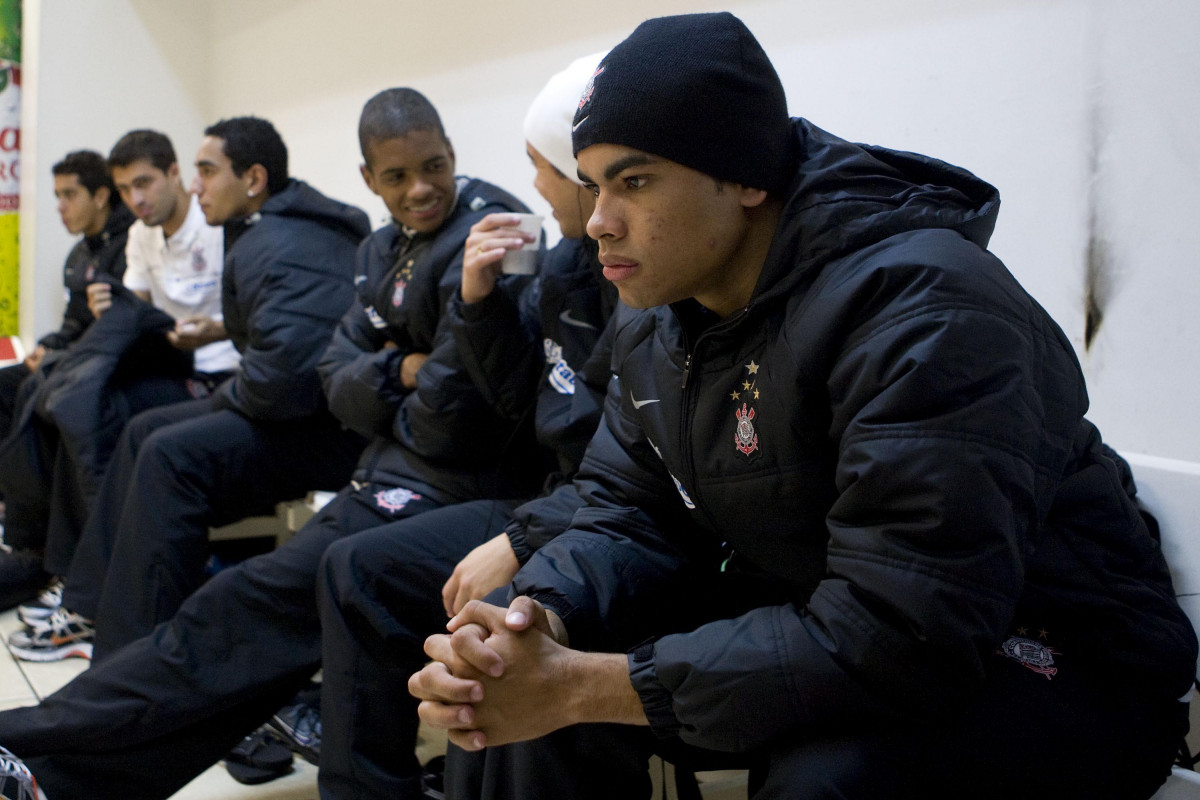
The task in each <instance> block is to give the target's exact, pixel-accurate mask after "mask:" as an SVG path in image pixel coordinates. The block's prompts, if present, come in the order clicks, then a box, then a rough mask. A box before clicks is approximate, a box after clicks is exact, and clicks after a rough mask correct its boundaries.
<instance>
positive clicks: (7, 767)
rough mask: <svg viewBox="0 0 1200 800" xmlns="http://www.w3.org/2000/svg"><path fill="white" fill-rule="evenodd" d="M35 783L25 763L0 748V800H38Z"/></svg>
mask: <svg viewBox="0 0 1200 800" xmlns="http://www.w3.org/2000/svg"><path fill="white" fill-rule="evenodd" d="M40 797H42V795H41V794H40V793H39V792H38V785H37V781H35V780H34V779H33V773H32V772H30V771H29V767H27V766H25V762H24V761H22V760H21V759H19V758H17V757H16V756H14V755H13V754H12V753H10V752H8V751H7V750H5V749H4V748H3V747H0V800H39V798H40Z"/></svg>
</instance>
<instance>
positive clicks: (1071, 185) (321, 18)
mask: <svg viewBox="0 0 1200 800" xmlns="http://www.w3.org/2000/svg"><path fill="white" fill-rule="evenodd" d="M27 2H28V3H30V4H35V3H36V0H27ZM69 3H70V0H40V5H42V6H58V7H60V8H62V7H63V6H65V5H66V4H69ZM70 5H71V7H72V8H73V9H77V8H79V7H81V6H86V7H87V8H92V9H96V10H95V11H94V12H93V14H92V16H93V17H95V18H98V19H97V21H95V22H93V23H91V24H92V25H95V24H104V25H106V26H108V27H106V28H105V29H106V30H116V29H117V28H119V27H121V25H110V23H108V22H102V21H101V20H100V19H99V18H103V19H104V20H107V19H108V18H109V17H111V14H110V13H109V11H108V9H109V7H110V6H111V7H113V8H115V9H117V11H118V12H119V15H120V18H121V19H122V20H125V21H130V17H133V18H134V19H133V20H132V21H131V24H132V26H133V27H134V28H140V29H141V30H142V31H143V33H142V34H141V35H140V36H138V37H134V39H133V40H130V41H129V42H128V45H127V46H122V48H121V50H122V51H123V52H126V53H131V54H139V58H140V54H141V53H142V52H143V51H147V52H149V55H148V56H147V58H149V59H150V64H151V65H157V66H152V68H151V69H150V70H149V71H150V72H155V71H157V70H158V69H160V68H162V67H163V66H164V65H165V66H166V67H169V68H171V69H176V70H177V71H180V72H181V74H182V73H184V72H186V67H187V66H188V65H191V66H192V67H194V68H196V71H195V73H194V74H193V82H191V83H189V82H187V81H186V80H181V79H179V78H174V79H170V78H169V76H159V81H160V83H161V84H163V85H170V84H172V81H174V83H175V84H182V91H183V93H184V94H185V95H187V96H188V97H189V98H191V100H192V102H191V104H190V105H188V108H187V112H188V113H179V114H177V115H176V116H174V117H171V118H170V121H169V122H158V123H157V124H160V125H162V126H164V127H167V128H168V129H169V131H170V132H171V133H172V134H173V135H178V136H179V141H180V142H183V141H184V136H183V135H184V131H183V129H182V128H183V126H185V125H186V124H194V125H195V126H196V128H197V137H198V129H199V127H202V125H203V124H207V123H208V122H211V121H214V120H215V119H217V118H218V117H222V116H230V115H236V114H244V113H255V114H259V115H262V116H265V117H267V118H269V119H271V120H272V121H273V122H275V123H276V125H277V126H278V127H279V129H280V131H281V132H282V133H283V135H284V138H285V140H286V141H287V142H288V145H289V148H290V150H291V156H292V166H293V172H294V173H295V174H296V175H298V176H300V177H303V178H306V179H308V180H309V181H310V182H312V183H313V184H315V185H316V186H317V187H318V188H320V189H322V190H323V191H326V192H327V193H329V194H331V195H334V196H337V197H339V198H341V199H344V200H347V201H350V202H354V203H357V204H359V205H361V206H363V207H364V208H365V209H366V210H367V211H368V213H370V214H371V216H372V218H373V219H374V220H376V222H379V221H382V219H383V215H384V209H383V206H382V204H381V203H379V202H378V201H377V200H376V199H375V198H373V197H372V196H371V195H370V194H369V193H368V192H367V191H366V189H365V187H363V186H362V182H361V179H360V178H359V176H358V171H357V165H358V163H359V160H360V158H359V155H358V152H357V141H356V138H355V127H356V123H357V116H358V112H359V109H360V108H361V106H362V103H363V102H364V101H365V100H366V99H367V98H368V97H370V96H371V95H372V94H374V93H375V92H376V91H378V90H380V89H382V88H385V87H388V86H397V85H410V86H414V87H416V88H418V89H420V90H421V91H423V92H425V93H426V94H427V95H428V96H429V97H430V98H431V99H432V100H433V101H434V103H435V104H436V105H437V106H438V108H439V109H440V110H441V112H442V115H443V118H444V122H445V124H446V127H447V130H448V131H449V133H450V136H451V138H452V140H453V142H454V144H455V147H456V150H457V153H458V157H459V171H460V172H464V173H468V174H473V175H479V176H481V177H486V178H488V179H490V180H493V181H494V182H496V183H499V184H501V185H503V186H505V187H506V188H508V189H510V190H511V191H514V192H515V193H517V194H518V195H520V196H521V197H522V198H523V199H525V200H526V201H527V202H528V203H529V204H530V205H533V206H535V207H538V208H541V209H543V210H544V209H545V206H544V204H542V203H541V201H540V199H539V198H537V196H536V194H535V192H534V191H533V189H532V187H531V186H530V181H531V180H532V169H531V168H530V167H529V166H528V164H527V163H526V161H525V157H524V155H523V147H522V137H521V131H520V124H521V119H522V117H523V115H524V112H525V107H526V105H527V104H528V102H529V101H530V100H531V99H532V97H533V95H534V94H535V93H536V92H537V91H538V89H539V88H540V87H541V85H542V83H543V82H544V80H545V79H546V78H547V77H548V76H549V75H550V74H551V73H553V72H554V71H556V70H557V69H559V68H560V67H561V66H563V65H565V64H566V63H567V62H568V61H569V60H571V59H572V58H574V57H576V56H578V55H581V54H584V53H587V52H592V51H594V50H598V49H601V48H604V47H608V46H611V45H612V44H614V43H616V42H617V41H619V40H620V39H621V38H622V37H623V36H624V35H625V34H626V33H628V31H629V30H631V29H632V28H633V27H634V26H635V25H636V24H637V23H638V22H639V21H641V20H642V19H644V18H645V17H647V16H654V15H658V14H666V13H678V12H684V11H701V10H716V9H718V8H729V9H730V10H733V11H734V12H735V13H737V14H738V15H739V16H741V17H742V18H743V19H744V20H745V21H746V23H747V24H748V25H749V27H750V28H751V30H753V31H754V32H755V34H756V35H757V36H758V37H759V39H760V40H761V41H762V43H763V45H764V47H765V48H766V50H767V52H768V53H769V54H770V55H771V57H772V59H773V60H774V61H775V64H776V66H777V68H778V69H779V72H780V75H781V77H782V79H783V81H784V84H785V87H786V88H787V91H788V96H789V101H790V105H791V109H792V112H793V113H795V114H798V115H802V116H805V117H808V118H809V119H811V120H812V121H814V122H815V123H817V124H818V125H820V126H822V127H824V128H826V129H828V130H830V131H832V132H834V133H837V134H839V135H842V136H845V137H846V138H849V139H854V140H858V141H868V142H872V143H875V144H882V145H887V146H891V147H897V148H902V149H910V150H916V151H920V152H925V153H928V154H930V155H934V156H937V157H939V158H943V159H946V160H948V161H951V162H954V163H957V164H960V165H962V166H964V167H967V168H968V169H971V170H973V171H975V172H976V173H977V174H979V175H980V176H981V177H983V178H985V179H987V180H989V181H991V182H992V183H994V184H995V185H996V186H998V187H999V189H1000V192H1001V196H1002V198H1003V201H1004V202H1003V206H1002V209H1001V214H1000V223H999V226H998V228H997V231H996V235H995V237H994V239H993V250H994V251H995V252H996V253H997V254H998V255H999V256H1000V257H1001V258H1003V259H1004V260H1005V261H1006V263H1008V265H1009V267H1010V268H1011V269H1012V271H1013V272H1014V273H1015V274H1016V275H1017V276H1018V278H1020V280H1021V281H1022V283H1023V284H1024V285H1025V286H1026V287H1027V288H1028V289H1029V290H1030V292H1031V293H1033V295H1034V296H1035V297H1037V298H1038V299H1039V300H1040V301H1041V302H1042V303H1043V305H1045V306H1046V307H1047V308H1048V310H1049V311H1050V312H1051V314H1052V315H1053V316H1054V317H1055V319H1057V320H1058V321H1059V323H1060V324H1061V325H1062V326H1063V328H1064V329H1065V330H1066V331H1067V334H1068V336H1069V337H1070V338H1071V339H1072V341H1073V342H1074V343H1075V345H1076V348H1077V351H1078V352H1079V353H1080V357H1081V361H1082V362H1083V364H1084V368H1085V370H1086V372H1087V374H1088V380H1089V386H1090V390H1091V395H1092V400H1093V410H1092V417H1093V419H1095V420H1096V421H1097V422H1098V423H1099V424H1100V426H1101V429H1102V430H1103V431H1104V432H1105V435H1106V438H1108V440H1109V441H1111V442H1112V443H1113V444H1114V445H1115V446H1117V447H1118V448H1122V449H1127V450H1131V451H1137V452H1142V453H1150V454H1152V455H1156V456H1161V457H1166V458H1174V459H1180V460H1183V461H1187V462H1196V463H1200V425H1197V424H1196V423H1195V422H1194V421H1193V416H1194V415H1193V414H1192V413H1189V412H1190V411H1191V409H1190V406H1191V405H1192V400H1193V398H1195V397H1197V396H1200V359H1197V358H1196V357H1194V356H1193V355H1192V349H1193V347H1194V344H1193V343H1194V342H1197V341H1200V315H1198V314H1196V313H1194V309H1196V308H1197V307H1200V270H1198V269H1197V267H1196V266H1195V265H1194V261H1195V260H1196V257H1195V255H1194V254H1195V253H1197V252H1200V247H1198V245H1200V242H1198V241H1197V239H1198V238H1200V226H1198V225H1196V224H1195V222H1194V218H1195V217H1196V215H1197V212H1198V211H1200V203H1198V202H1197V200H1198V199H1200V198H1198V197H1197V193H1198V192H1200V189H1198V188H1197V187H1198V186H1200V182H1198V181H1197V177H1198V176H1197V174H1196V173H1197V171H1198V170H1200V166H1198V165H1200V139H1198V138H1197V137H1196V136H1195V134H1194V128H1195V122H1194V121H1195V118H1196V111H1195V110H1196V108H1198V107H1200V102H1198V101H1200V49H1197V48H1196V47H1195V46H1194V44H1193V42H1194V39H1195V38H1196V34H1197V33H1200V4H1197V3H1195V2H1194V0H1147V2H1144V3H1140V4H1127V3H1125V4H1122V3H1118V2H1116V0H975V1H974V2H971V3H967V2H961V1H960V0H906V2H904V3H895V2H891V1H890V0H839V2H831V1H830V0H805V1H804V2H799V1H798V0H753V1H751V0H731V2H727V3H722V4H718V3H713V2H705V1H697V2H683V0H639V1H636V2H635V0H611V1H610V2H606V3H605V4H603V6H597V5H595V4H582V3H564V2H562V0H514V2H510V3H504V4H484V3H478V2H469V0H446V1H445V2H442V3H417V2H412V0H356V2H334V0H255V2H252V3H251V2H244V1H243V0H208V2H207V3H192V4H183V3H162V2H158V1H157V0H90V3H89V4H70ZM100 10H104V12H105V13H103V14H101V13H100ZM206 15H207V19H208V22H207V25H208V27H207V29H206V28H205V22H204V20H203V19H200V18H201V17H204V16H206ZM61 19H63V18H61V17H59V18H56V25H55V27H54V28H53V30H48V31H46V32H45V33H44V34H43V36H42V41H43V47H44V48H45V49H44V50H43V53H42V54H41V55H40V57H39V60H38V64H39V66H40V69H41V70H42V76H41V79H42V83H43V85H44V84H45V83H46V82H47V81H50V80H53V81H54V82H56V83H57V82H59V81H65V80H66V79H67V78H68V77H69V73H71V72H72V71H73V70H72V69H71V68H69V67H67V66H64V64H63V62H62V61H61V59H69V58H70V53H71V47H70V46H69V43H70V42H72V41H75V40H76V39H77V38H78V37H79V35H80V33H81V32H82V31H85V30H89V29H90V28H89V25H85V24H82V23H80V22H76V21H73V20H71V19H70V18H67V19H66V21H65V22H62V26H63V30H59V29H58V28H59V20H61ZM173 21H176V22H177V23H178V24H171V23H172V22H173ZM44 24H45V23H43V25H44ZM177 28H178V29H187V30H188V31H189V36H188V41H189V42H190V43H191V47H192V50H190V51H187V52H185V53H183V54H182V55H180V54H178V53H176V54H175V55H172V56H171V57H170V59H169V60H168V58H167V57H166V56H163V55H161V52H162V50H164V49H166V50H169V51H173V50H174V48H173V47H170V48H167V47H165V46H164V44H163V43H161V42H158V43H157V44H156V43H155V42H149V41H147V37H149V36H151V35H152V34H155V33H157V34H159V35H166V32H167V31H168V30H174V29H177ZM206 36H207V37H208V38H207V39H205V37H206ZM26 41H27V42H28V41H29V38H28V37H27V38H26ZM204 42H207V44H206V45H205V46H206V47H207V53H206V57H202V56H198V55H196V54H195V51H196V50H197V49H201V44H202V43H204ZM51 45H53V46H54V49H51ZM114 68H115V67H114ZM121 70H122V72H121V74H122V75H123V76H124V77H125V79H128V77H129V76H128V75H127V74H126V73H128V72H130V70H129V69H128V67H127V66H122V67H121ZM107 72H108V70H107V68H106V69H104V70H99V69H97V70H96V71H95V72H93V73H92V74H91V78H92V80H93V82H96V81H100V82H102V83H103V84H104V86H105V90H104V93H103V96H104V97H105V98H111V100H109V101H108V102H107V103H102V106H103V108H104V115H103V116H102V117H101V119H104V120H106V121H107V124H108V128H107V129H106V130H105V131H104V133H103V134H102V135H100V134H96V137H97V138H98V139H99V141H98V142H97V144H98V145H104V146H107V144H108V143H109V142H110V141H111V138H112V137H113V136H114V135H115V134H116V133H119V132H120V131H121V130H123V129H124V128H127V127H131V126H132V125H133V124H135V123H134V122H133V120H132V117H133V116H136V115H138V114H153V115H155V116H156V117H157V116H158V115H159V114H160V112H161V109H160V108H158V107H156V106H155V105H154V104H148V103H139V102H138V101H137V99H136V98H134V99H130V97H129V95H128V93H125V95H124V97H123V96H122V93H121V92H119V91H117V90H116V84H117V83H119V81H118V82H115V81H108V80H103V79H101V78H100V77H99V75H100V74H105V73H107ZM140 72H145V70H142V71H140ZM140 72H139V74H140ZM143 77H145V76H144V75H143ZM201 78H202V79H203V80H201ZM45 91H46V90H45V89H43V91H42V93H43V94H44V93H45ZM59 92H60V94H61V96H62V99H61V100H60V102H59V103H57V104H56V106H55V108H56V110H57V112H59V113H66V112H67V111H69V110H70V109H71V108H72V102H71V101H70V99H69V98H71V99H74V100H75V101H76V102H78V100H79V98H80V97H81V96H83V95H85V94H86V93H85V92H82V91H80V90H71V89H69V88H66V87H62V88H60V89H59ZM176 102H177V104H178V103H182V102H183V101H176ZM47 114H49V112H47ZM189 114H190V118H189V119H187V120H185V119H184V117H188V115H189ZM197 114H198V115H199V116H200V117H202V119H195V117H196V116H197ZM86 118H90V117H85V119H86ZM73 119H76V118H73ZM192 119H195V121H194V122H192ZM124 120H130V121H129V123H128V124H126V123H125V122H124ZM152 123H153V120H146V121H145V124H152ZM175 128H180V130H179V131H178V133H176V130H175ZM85 130H86V131H88V134H87V135H88V136H89V137H90V136H92V135H93V132H94V131H95V130H96V128H95V125H91V126H84V127H83V128H80V127H78V126H75V125H72V126H70V127H68V128H66V129H63V130H60V131H59V132H58V139H57V140H56V147H54V148H50V149H51V152H53V153H54V154H56V155H57V154H59V152H60V151H65V150H66V149H67V147H68V146H76V140H77V139H79V138H80V137H79V136H77V135H76V131H79V132H80V134H82V131H85ZM68 139H70V140H71V143H70V145H68V144H67V140H68ZM89 141H90V139H89ZM193 146H194V144H193ZM180 151H181V152H180V154H181V158H182V159H183V160H184V161H185V162H186V161H188V160H190V158H189V156H188V155H185V153H186V150H185V147H184V146H181V148H180ZM44 171H46V170H45V169H43V168H42V166H38V167H37V172H38V173H40V172H44ZM25 174H26V175H28V174H30V171H29V170H26V172H25ZM47 181H48V179H47ZM39 188H41V187H40V184H39ZM50 202H51V201H43V200H42V199H41V198H40V197H39V206H38V209H39V211H42V212H44V209H46V208H52V206H50V205H49V203H50ZM27 207H28V206H27ZM30 224H31V225H32V224H34V220H30ZM36 225H37V228H36V230H37V234H38V236H42V237H46V238H47V239H49V240H55V237H58V238H59V239H62V241H63V247H64V248H65V236H62V235H60V230H61V229H60V228H59V227H58V223H57V219H55V218H54V216H53V214H52V213H50V214H46V213H39V214H38V217H37V219H36ZM39 241H40V240H39ZM55 241H57V240H55ZM1089 252H1091V253H1093V254H1097V257H1095V258H1093V261H1094V263H1098V264H1101V265H1102V266H1103V269H1102V270H1101V275H1102V277H1104V278H1105V280H1104V281H1102V282H1100V283H1101V285H1102V286H1108V287H1109V288H1108V290H1107V293H1104V292H1102V293H1101V295H1102V297H1103V298H1104V301H1105V302H1104V309H1105V316H1104V321H1103V324H1102V325H1101V327H1100V328H1099V332H1098V335H1097V336H1096V338H1095V341H1094V342H1093V344H1092V346H1091V348H1090V349H1085V347H1084V323H1085V315H1084V308H1085V297H1086V296H1087V289H1088V283H1089V282H1088V267H1087V265H1088V260H1089ZM47 258H48V259H49V260H48V261H42V259H41V257H39V263H43V264H47V265H50V266H51V267H53V266H54V264H55V260H56V259H58V260H61V256H60V255H59V253H57V252H56V253H54V254H53V256H50V255H47ZM55 280H57V278H56V276H51V275H50V272H49V271H47V272H46V273H45V277H44V278H43V279H42V282H43V285H45V284H53V283H54V281H55ZM1198 488H1200V487H1198Z"/></svg>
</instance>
